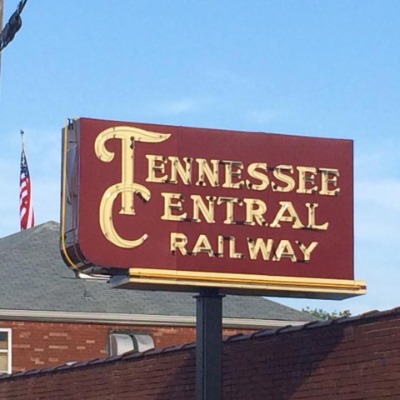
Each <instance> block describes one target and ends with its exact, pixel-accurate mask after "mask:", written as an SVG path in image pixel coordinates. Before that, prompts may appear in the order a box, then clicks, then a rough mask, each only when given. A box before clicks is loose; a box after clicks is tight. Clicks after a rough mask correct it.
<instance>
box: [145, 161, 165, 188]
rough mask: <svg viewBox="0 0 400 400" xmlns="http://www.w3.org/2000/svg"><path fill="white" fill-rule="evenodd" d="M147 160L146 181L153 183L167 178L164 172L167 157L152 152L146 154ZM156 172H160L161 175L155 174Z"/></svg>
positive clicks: (161, 181)
mask: <svg viewBox="0 0 400 400" xmlns="http://www.w3.org/2000/svg"><path fill="white" fill-rule="evenodd" d="M146 158H147V160H148V163H147V164H148V166H147V168H148V169H147V171H148V172H147V178H146V182H153V183H163V182H165V181H166V180H167V175H166V174H165V164H166V162H167V159H166V158H165V157H163V156H156V155H152V154H148V155H146ZM156 173H160V174H162V175H161V176H156Z"/></svg>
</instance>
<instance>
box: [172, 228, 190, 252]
mask: <svg viewBox="0 0 400 400" xmlns="http://www.w3.org/2000/svg"><path fill="white" fill-rule="evenodd" d="M187 242H188V240H187V236H186V235H184V234H183V233H178V232H171V235H170V251H171V253H173V254H174V253H175V252H176V251H177V250H179V251H180V252H181V254H182V255H183V256H186V254H187V250H186V245H187Z"/></svg>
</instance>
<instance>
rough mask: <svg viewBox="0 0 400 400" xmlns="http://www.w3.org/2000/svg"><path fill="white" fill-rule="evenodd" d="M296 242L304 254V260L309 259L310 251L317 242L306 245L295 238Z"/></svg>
mask: <svg viewBox="0 0 400 400" xmlns="http://www.w3.org/2000/svg"><path fill="white" fill-rule="evenodd" d="M296 244H297V245H298V246H299V249H300V250H301V252H302V253H303V255H304V261H310V258H311V253H312V251H313V250H314V249H315V248H316V247H317V245H318V242H311V243H310V244H309V245H308V246H306V245H305V244H303V243H302V242H300V241H298V240H296Z"/></svg>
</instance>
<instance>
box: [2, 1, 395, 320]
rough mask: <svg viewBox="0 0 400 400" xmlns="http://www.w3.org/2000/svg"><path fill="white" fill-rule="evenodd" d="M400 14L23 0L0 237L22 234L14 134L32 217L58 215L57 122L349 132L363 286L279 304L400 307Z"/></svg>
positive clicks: (5, 64) (336, 8)
mask: <svg viewBox="0 0 400 400" xmlns="http://www.w3.org/2000/svg"><path fill="white" fill-rule="evenodd" d="M4 3H5V4H4V7H5V9H4V20H5V21H7V20H8V18H9V16H10V15H11V14H12V12H13V11H14V10H15V9H16V7H17V4H18V0H4ZM399 15H400V2H398V1H397V0H363V1H359V0H335V1H327V0H319V1H317V0H296V1H294V0H285V1H281V0H270V1H269V0H246V1H245V0H229V1H228V0H202V1H200V0H173V1H172V0H170V1H167V0H125V1H118V2H115V1H114V2H113V1H110V0H108V1H106V0H96V1H81V0H68V1H63V2H62V1H54V0H40V1H37V0H36V1H35V0H28V3H27V5H26V7H25V9H24V11H23V15H22V19H23V26H22V28H21V30H20V31H19V32H18V33H17V35H16V37H15V39H14V41H13V42H11V44H10V45H9V46H8V47H6V49H5V50H4V51H3V53H2V60H1V61H2V68H1V81H0V134H1V137H2V141H1V146H0V185H1V191H0V193H1V197H0V215H1V216H2V217H1V220H0V236H6V235H9V234H12V233H14V232H17V231H18V230H19V210H18V208H19V200H18V188H19V159H20V135H19V131H20V129H24V131H25V132H26V135H25V136H26V138H25V142H26V153H27V158H28V163H29V169H30V172H31V177H32V181H33V202H34V208H35V217H36V222H37V224H40V223H43V222H46V221H49V220H55V221H59V197H60V158H61V128H62V127H63V125H64V123H65V120H66V118H71V117H79V116H86V117H92V118H99V119H113V120H121V121H138V122H150V123H160V124H171V125H186V126H200V127H210V128H222V129H235V130H245V131H264V132H276V133H287V134H298V135H307V136H317V137H318V136H319V137H332V138H345V139H352V140H354V176H355V185H354V187H355V199H354V212H355V276H356V279H362V280H366V281H367V285H368V294H367V295H365V296H362V297H358V298H353V299H349V300H344V301H340V302H337V301H311V300H292V299H279V301H280V302H282V303H285V304H288V305H291V306H293V307H296V308H303V307H306V306H310V307H312V308H314V307H317V308H323V309H326V310H330V311H332V310H343V309H350V310H351V312H352V313H353V314H358V313H361V312H364V311H368V310H372V309H379V310H384V309H388V308H392V307H397V306H399V305H400V300H398V296H397V291H398V285H399V281H400V279H399V278H400V272H399V268H400V256H399V250H398V249H399V248H400V247H399V242H400V240H399V239H400V233H399V231H400V229H399V227H400V201H399V198H400V160H399V155H400V150H399V148H400V136H399V134H398V132H399V127H400V112H399V109H400V78H399V77H400V17H399Z"/></svg>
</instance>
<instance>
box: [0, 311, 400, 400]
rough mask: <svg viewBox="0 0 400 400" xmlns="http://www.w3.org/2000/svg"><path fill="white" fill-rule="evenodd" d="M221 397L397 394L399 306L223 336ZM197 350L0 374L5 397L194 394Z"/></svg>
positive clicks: (365, 398)
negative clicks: (346, 317) (370, 313)
mask: <svg viewBox="0 0 400 400" xmlns="http://www.w3.org/2000/svg"><path fill="white" fill-rule="evenodd" d="M223 376H224V383H223V385H224V389H223V390H224V397H223V399H224V400H239V399H240V400H244V399H251V400H321V399H323V400H383V399H393V400H397V399H400V379H399V378H400V309H398V310H393V311H392V312H387V313H379V314H377V315H374V316H369V317H363V318H355V319H349V320H345V321H341V322H336V323H329V324H321V323H320V324H318V323H317V324H315V323H313V324H309V325H307V326H306V327H305V328H303V329H301V328H291V329H287V328H286V329H281V330H279V331H262V332H258V333H255V334H253V335H249V336H243V335H239V336H237V337H232V338H230V339H229V340H228V341H226V342H225V343H224V350H223ZM194 382H195V349H194V346H192V345H191V346H181V347H180V348H169V349H165V350H163V351H162V350H158V351H150V352H148V353H145V354H140V353H136V354H135V353H133V354H130V355H125V356H123V357H120V358H117V359H115V358H113V359H108V360H106V361H104V360H103V361H101V360H100V361H99V360H98V361H96V360H94V361H92V362H89V363H86V364H84V363H82V364H80V365H75V366H73V367H69V368H67V367H65V366H64V367H61V368H58V369H57V368H56V369H48V370H44V371H41V372H40V371H36V372H33V373H26V374H16V375H14V376H12V377H8V378H2V379H1V378H0V398H1V399H2V400H11V399H12V400H22V399H26V398H40V399H41V400H50V399H58V400H64V399H65V400H66V399H87V400H94V399H96V400H112V399H118V400H128V399H132V398H134V399H135V400H170V399H174V400H194V399H195V394H194Z"/></svg>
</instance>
